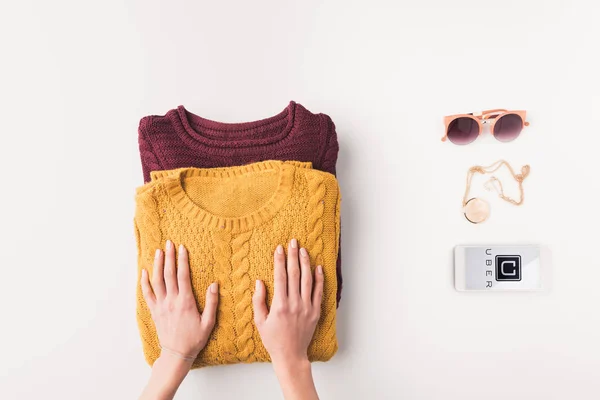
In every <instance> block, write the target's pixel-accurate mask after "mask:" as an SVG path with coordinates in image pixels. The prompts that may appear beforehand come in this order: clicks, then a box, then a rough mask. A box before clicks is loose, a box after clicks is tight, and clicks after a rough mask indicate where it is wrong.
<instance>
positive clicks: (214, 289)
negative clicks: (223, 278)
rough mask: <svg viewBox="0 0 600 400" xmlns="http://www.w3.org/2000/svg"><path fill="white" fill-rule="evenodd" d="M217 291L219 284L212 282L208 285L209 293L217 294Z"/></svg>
mask: <svg viewBox="0 0 600 400" xmlns="http://www.w3.org/2000/svg"><path fill="white" fill-rule="evenodd" d="M218 291H219V284H218V283H217V282H213V283H211V285H210V292H211V293H213V294H214V293H217V292H218Z"/></svg>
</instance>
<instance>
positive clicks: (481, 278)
mask: <svg viewBox="0 0 600 400" xmlns="http://www.w3.org/2000/svg"><path fill="white" fill-rule="evenodd" d="M543 249H544V248H543V247H541V246H539V245H508V246H507V245H502V246H462V245H461V246H456V247H455V248H454V287H455V288H456V290H458V291H461V292H463V291H537V290H542V289H543V285H542V265H543V264H542V261H543V260H542V259H543V258H544V257H543V253H546V251H544V250H543Z"/></svg>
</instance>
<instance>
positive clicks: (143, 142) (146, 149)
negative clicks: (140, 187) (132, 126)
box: [138, 117, 163, 183]
mask: <svg viewBox="0 0 600 400" xmlns="http://www.w3.org/2000/svg"><path fill="white" fill-rule="evenodd" d="M151 127H152V117H144V118H142V119H141V120H140V126H139V128H138V144H139V147H140V158H141V161H142V171H143V172H144V183H147V182H150V172H152V171H157V170H162V169H163V168H162V166H161V165H160V161H159V160H158V157H157V156H156V152H155V151H154V147H153V146H152V142H151V141H150V138H149V131H150V128H151Z"/></svg>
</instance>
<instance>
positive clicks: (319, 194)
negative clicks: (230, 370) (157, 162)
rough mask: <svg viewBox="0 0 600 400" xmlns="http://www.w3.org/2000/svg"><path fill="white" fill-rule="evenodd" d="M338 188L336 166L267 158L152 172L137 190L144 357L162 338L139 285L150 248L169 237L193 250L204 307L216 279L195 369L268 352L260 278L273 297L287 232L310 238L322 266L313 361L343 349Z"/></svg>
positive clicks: (156, 350)
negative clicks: (212, 311)
mask: <svg viewBox="0 0 600 400" xmlns="http://www.w3.org/2000/svg"><path fill="white" fill-rule="evenodd" d="M339 214H340V194H339V188H338V184H337V181H336V179H335V178H334V176H333V175H331V174H328V173H325V172H321V171H317V170H313V169H312V167H311V164H310V163H299V162H282V161H264V162H259V163H255V164H249V165H245V166H241V167H230V168H210V169H199V168H182V169H176V170H169V171H155V172H152V181H151V182H150V183H148V184H146V185H144V186H142V187H140V188H138V189H137V194H136V213H135V220H134V222H135V231H136V239H137V246H138V287H137V320H138V326H139V330H140V336H141V338H142V343H143V348H144V354H145V356H146V361H147V362H148V363H149V364H150V365H152V364H153V363H154V361H155V360H156V359H157V358H158V356H159V355H160V347H159V342H158V337H157V335H156V330H155V327H154V324H153V322H152V319H151V317H150V312H149V310H148V307H147V306H146V303H145V301H144V299H143V296H142V292H141V287H140V284H139V281H140V279H139V278H140V274H141V269H142V268H146V269H147V270H148V272H150V274H151V273H152V262H153V257H154V252H155V251H156V249H157V248H164V243H165V241H166V240H167V239H170V240H172V241H173V242H174V243H175V244H176V245H178V244H180V243H181V244H183V245H185V246H186V248H187V249H188V252H189V258H190V269H191V280H192V287H193V290H194V294H195V297H196V301H197V303H198V306H199V309H200V310H202V309H204V298H205V296H204V293H205V292H206V288H207V287H208V285H209V284H210V283H211V282H214V281H216V282H218V283H219V307H218V312H217V323H216V326H215V329H214V330H213V333H212V335H211V337H210V339H209V341H208V344H207V346H206V347H205V349H204V350H202V351H201V352H200V354H199V355H198V357H197V359H196V361H195V362H194V364H193V368H199V367H203V366H206V365H217V364H233V363H239V362H246V363H249V362H256V361H270V359H269V355H268V353H267V351H266V350H265V348H264V346H263V344H262V342H261V339H260V336H259V334H258V331H257V329H256V327H255V325H254V317H253V309H252V294H253V292H254V282H255V281H256V280H257V279H261V280H263V281H264V282H265V284H266V287H267V302H268V304H270V302H271V299H272V298H273V253H274V251H275V247H276V246H277V245H278V244H283V245H284V246H285V245H286V244H287V242H288V241H289V240H290V239H291V238H296V239H298V241H299V243H300V245H301V246H303V247H305V248H306V249H307V250H308V252H309V254H310V258H311V263H312V264H313V266H316V265H319V264H320V265H322V266H323V273H324V275H325V285H324V295H323V304H322V310H321V319H320V320H319V322H318V325H317V328H316V331H315V334H314V336H313V340H312V342H311V344H310V347H309V349H308V355H309V358H310V360H312V361H327V360H329V359H330V358H331V357H332V356H333V355H334V354H335V352H336V351H337V348H338V344H337V338H336V322H335V319H336V290H337V283H336V275H335V274H336V257H337V254H338V246H339V243H338V238H339V233H340V232H339V231H340V215H339Z"/></svg>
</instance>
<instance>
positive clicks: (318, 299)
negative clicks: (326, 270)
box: [312, 265, 325, 318]
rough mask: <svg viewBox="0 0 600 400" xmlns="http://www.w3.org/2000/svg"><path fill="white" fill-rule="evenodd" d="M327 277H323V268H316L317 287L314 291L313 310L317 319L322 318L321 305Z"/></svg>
mask: <svg viewBox="0 0 600 400" xmlns="http://www.w3.org/2000/svg"><path fill="white" fill-rule="evenodd" d="M324 281H325V277H324V275H323V267H322V266H320V265H319V266H318V267H317V268H315V287H314V289H313V297H312V305H313V309H314V310H315V312H316V313H317V318H318V317H320V316H321V303H322V302H323V282H324Z"/></svg>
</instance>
